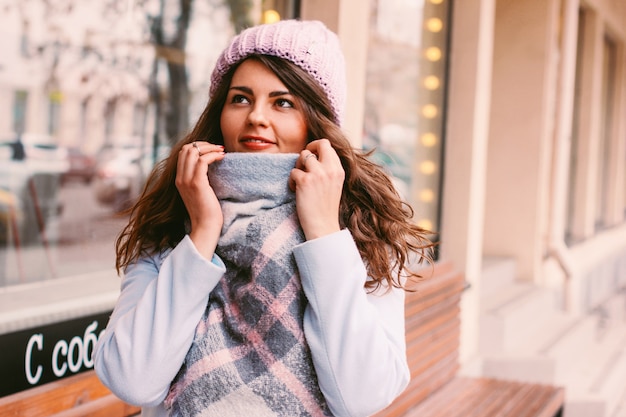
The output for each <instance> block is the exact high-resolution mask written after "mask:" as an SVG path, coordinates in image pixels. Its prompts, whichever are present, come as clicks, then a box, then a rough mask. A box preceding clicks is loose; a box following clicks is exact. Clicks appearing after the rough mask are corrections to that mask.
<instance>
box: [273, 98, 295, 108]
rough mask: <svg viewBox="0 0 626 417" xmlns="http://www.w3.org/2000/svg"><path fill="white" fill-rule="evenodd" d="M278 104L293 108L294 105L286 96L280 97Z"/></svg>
mask: <svg viewBox="0 0 626 417" xmlns="http://www.w3.org/2000/svg"><path fill="white" fill-rule="evenodd" d="M276 105H277V106H278V107H282V108H292V107H293V103H292V102H291V101H289V100H287V99H284V98H279V99H278V100H276Z"/></svg>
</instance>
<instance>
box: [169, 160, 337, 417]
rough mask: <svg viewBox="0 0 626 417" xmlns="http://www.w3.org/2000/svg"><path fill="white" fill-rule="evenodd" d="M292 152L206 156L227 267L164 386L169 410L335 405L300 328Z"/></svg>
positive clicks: (241, 414)
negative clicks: (290, 182)
mask: <svg viewBox="0 0 626 417" xmlns="http://www.w3.org/2000/svg"><path fill="white" fill-rule="evenodd" d="M297 157H298V155H295V154H277V155H261V154H246V153H233V154H228V155H226V158H225V159H224V160H223V161H221V162H218V163H214V164H212V165H211V166H210V170H209V178H210V182H211V186H212V187H213V189H214V190H215V193H216V194H217V196H218V198H219V199H220V202H221V206H222V212H223V214H224V227H223V229H222V236H221V237H220V241H219V244H218V247H217V250H216V253H217V254H218V255H219V256H220V258H221V259H222V260H223V261H224V263H225V265H226V274H225V276H224V277H223V278H222V280H221V281H220V283H219V284H218V285H217V286H216V287H215V289H214V290H213V291H212V292H211V294H210V297H209V302H208V305H207V309H206V311H205V313H204V316H203V318H202V320H200V322H199V324H198V326H197V328H196V333H195V337H194V341H193V344H192V346H191V348H190V350H189V352H188V353H187V357H186V359H185V362H184V364H183V366H182V368H181V370H180V372H179V374H178V376H177V377H176V378H175V380H174V381H173V384H172V386H171V388H170V393H169V395H168V398H167V399H166V406H168V407H171V410H172V413H173V415H177V416H178V415H180V416H184V417H187V416H205V417H208V416H220V417H230V416H232V417H235V416H237V417H249V416H255V417H256V416H258V417H265V416H267V417H269V416H285V417H287V416H288V417H297V416H327V415H331V414H330V411H329V410H328V407H327V405H326V401H325V399H324V396H323V395H322V393H321V391H320V389H319V385H318V382H317V377H316V374H315V370H314V368H313V363H312V360H311V352H310V350H309V347H308V345H307V343H306V340H305V337H304V331H303V316H304V309H305V306H306V304H307V301H306V298H305V296H304V293H303V291H302V288H301V284H300V277H299V275H298V271H297V268H296V264H295V260H294V258H293V254H292V249H293V247H294V245H296V244H298V243H301V242H303V241H304V235H303V233H302V230H301V229H300V226H299V223H298V219H297V215H296V208H295V195H294V194H293V193H292V192H291V191H290V190H289V188H288V186H287V181H288V178H289V173H290V171H291V169H292V168H293V167H294V165H295V161H296V158H297Z"/></svg>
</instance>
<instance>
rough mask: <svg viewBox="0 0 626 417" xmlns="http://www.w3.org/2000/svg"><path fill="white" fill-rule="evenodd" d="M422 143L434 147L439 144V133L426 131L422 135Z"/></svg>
mask: <svg viewBox="0 0 626 417" xmlns="http://www.w3.org/2000/svg"><path fill="white" fill-rule="evenodd" d="M421 142H422V145H423V146H425V147H427V148H432V147H433V146H435V145H437V135H435V134H434V133H431V132H427V133H424V134H423V135H422V137H421Z"/></svg>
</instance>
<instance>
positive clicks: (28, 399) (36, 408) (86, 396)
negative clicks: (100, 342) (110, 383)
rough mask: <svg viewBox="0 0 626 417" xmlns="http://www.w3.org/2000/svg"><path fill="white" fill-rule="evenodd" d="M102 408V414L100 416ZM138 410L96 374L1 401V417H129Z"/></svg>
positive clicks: (42, 387)
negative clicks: (122, 399)
mask: <svg viewBox="0 0 626 417" xmlns="http://www.w3.org/2000/svg"><path fill="white" fill-rule="evenodd" d="M99 408H102V410H103V414H97V410H98V409H99ZM85 410H86V411H85ZM139 410H140V409H139V407H131V406H129V405H127V404H125V403H124V402H123V401H121V400H120V399H118V398H117V397H115V396H114V395H112V394H111V392H110V391H109V390H108V389H107V388H106V387H105V386H104V385H102V383H101V382H100V380H99V379H98V377H97V376H96V374H95V372H94V371H87V372H83V373H80V374H77V375H73V376H70V377H67V378H63V379H60V380H58V381H54V382H50V383H47V384H44V385H41V386H38V387H35V388H31V389H29V390H26V391H22V392H18V393H16V394H12V395H9V396H6V397H3V398H0V415H2V417H50V416H55V417H56V416H57V415H58V417H70V416H82V415H85V416H88V415H89V416H100V415H102V416H106V417H126V416H130V415H133V414H136V413H138V412H139Z"/></svg>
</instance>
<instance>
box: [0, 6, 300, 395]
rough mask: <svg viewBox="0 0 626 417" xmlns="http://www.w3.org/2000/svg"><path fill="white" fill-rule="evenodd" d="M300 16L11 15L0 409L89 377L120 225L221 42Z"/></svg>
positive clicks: (204, 85) (2, 29) (1, 100)
mask: <svg viewBox="0 0 626 417" xmlns="http://www.w3.org/2000/svg"><path fill="white" fill-rule="evenodd" d="M299 4H300V2H299V1H297V0H265V1H261V0H255V1H252V0H228V1H213V0H210V1H195V2H183V1H175V0H116V1H90V2H86V1H54V2H50V1H44V0H25V1H21V0H20V1H17V0H16V1H9V2H4V3H3V6H2V8H1V10H0V44H1V45H2V51H3V53H2V56H0V350H2V351H3V360H2V361H0V374H3V375H15V379H11V381H13V382H15V384H13V382H11V381H9V382H10V384H9V386H4V385H3V386H1V387H0V397H1V396H2V395H5V394H7V393H10V392H12V390H13V391H15V390H16V389H23V388H24V387H29V386H34V385H37V384H41V383H43V382H46V381H49V380H51V379H54V378H59V377H63V376H68V375H69V374H71V373H75V372H79V371H80V370H82V369H84V367H89V365H90V363H89V361H88V360H87V359H88V358H89V355H88V354H87V353H86V351H87V350H88V349H91V348H92V346H93V343H92V342H93V340H94V337H95V335H98V334H99V333H100V332H101V331H102V329H103V328H104V326H105V325H106V317H107V315H108V314H107V313H108V311H110V308H111V306H112V305H113V303H114V301H115V299H116V293H117V292H118V291H119V282H120V281H119V279H116V276H115V269H114V266H115V254H114V242H115V239H116V237H117V234H118V233H119V232H120V230H121V228H122V227H123V225H124V224H125V222H126V218H124V217H123V216H120V215H119V214H117V213H118V212H119V210H120V209H123V208H126V207H128V206H129V205H130V204H131V203H132V201H133V200H134V199H135V198H136V197H137V196H138V194H139V193H140V191H141V188H142V186H143V184H144V181H145V178H146V176H147V175H148V173H149V171H150V170H151V169H152V167H153V165H154V163H155V161H156V160H158V159H160V158H162V157H163V156H164V155H166V154H167V152H168V149H169V147H170V146H171V144H172V143H174V142H175V141H176V140H178V139H179V138H180V137H181V136H182V135H183V134H184V132H185V131H186V130H187V129H188V128H190V127H191V126H192V125H193V123H194V122H195V120H196V119H197V117H198V115H199V113H200V112H201V110H202V109H203V107H204V106H205V104H206V100H207V92H208V87H209V77H210V73H211V69H212V67H213V65H214V62H215V60H216V59H217V56H218V54H219V53H220V51H221V50H222V49H223V47H224V46H225V45H226V42H227V41H228V40H229V39H230V38H231V37H232V36H233V35H234V34H235V33H236V32H238V31H240V30H241V29H242V28H244V27H247V26H251V25H254V24H257V23H260V22H270V21H274V20H278V19H284V18H293V17H298V13H299ZM187 6H189V7H190V8H189V9H186V8H185V7H187ZM81 317H83V318H85V320H83V321H84V322H80V323H78V322H74V321H73V320H74V319H76V318H81ZM63 323H65V324H63ZM59 325H61V327H63V329H65V330H63V329H60V328H57V327H58V326H59ZM51 326H57V327H54V328H53V327H51ZM46 329H47V330H46ZM64 331H65V332H70V333H68V334H66V335H64V333H63V332H64ZM24 332H25V333H24ZM72 332H73V333H72ZM74 333H76V334H74ZM77 338H78V339H77ZM22 342H23V343H22ZM57 348H58V349H57ZM81 349H84V350H85V352H83V355H82V358H84V359H85V361H82V362H81V361H80V360H79V359H80V355H79V356H76V355H73V353H74V354H76V352H79V351H81ZM25 355H26V356H25ZM55 355H56V356H55ZM25 357H26V363H25V359H24V358H25ZM14 368H15V369H14ZM20 375H21V377H20ZM20 384H21V385H20ZM16 387H17V388H16Z"/></svg>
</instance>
